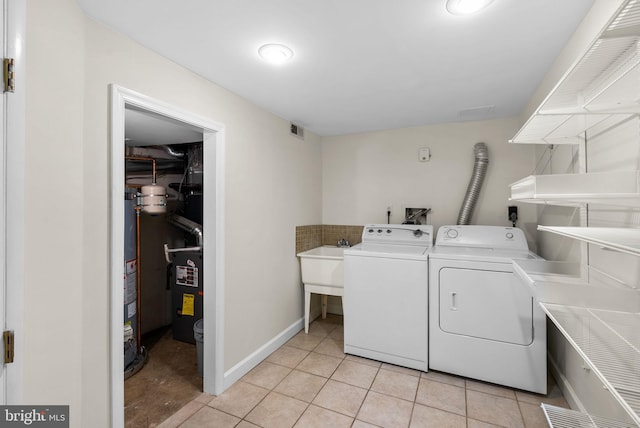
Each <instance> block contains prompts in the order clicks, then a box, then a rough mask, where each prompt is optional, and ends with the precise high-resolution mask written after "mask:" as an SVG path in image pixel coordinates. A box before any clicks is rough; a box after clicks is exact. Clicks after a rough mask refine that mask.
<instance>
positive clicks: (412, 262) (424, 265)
mask: <svg viewBox="0 0 640 428" xmlns="http://www.w3.org/2000/svg"><path fill="white" fill-rule="evenodd" d="M432 245H433V226H431V225H406V224H370V225H367V226H365V227H364V230H363V233H362V243H360V244H358V245H356V246H354V247H351V248H349V249H345V251H344V296H343V298H342V301H343V312H344V352H345V353H347V354H353V355H358V356H361V357H365V358H371V359H374V360H377V361H383V362H386V363H391V364H396V365H399V366H404V367H410V368H413V369H418V370H422V371H427V370H428V353H427V351H428V322H429V320H428V294H429V290H428V282H429V262H428V255H429V251H430V250H431V247H432Z"/></svg>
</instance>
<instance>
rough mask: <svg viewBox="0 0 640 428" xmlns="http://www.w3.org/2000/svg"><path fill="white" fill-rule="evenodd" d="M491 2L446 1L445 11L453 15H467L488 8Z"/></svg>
mask: <svg viewBox="0 0 640 428" xmlns="http://www.w3.org/2000/svg"><path fill="white" fill-rule="evenodd" d="M491 2H493V0H447V10H448V11H449V13H452V14H454V15H469V14H471V13H475V12H478V11H480V10H482V9H484V8H485V7H487V6H489V4H491Z"/></svg>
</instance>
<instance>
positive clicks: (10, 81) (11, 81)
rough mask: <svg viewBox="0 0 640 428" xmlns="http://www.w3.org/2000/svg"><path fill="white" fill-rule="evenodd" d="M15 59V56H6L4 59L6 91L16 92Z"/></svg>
mask: <svg viewBox="0 0 640 428" xmlns="http://www.w3.org/2000/svg"><path fill="white" fill-rule="evenodd" d="M15 62H16V61H15V60H14V59H13V58H5V59H4V61H3V64H4V73H3V74H4V91H5V92H15V91H16V81H15V72H14V66H15Z"/></svg>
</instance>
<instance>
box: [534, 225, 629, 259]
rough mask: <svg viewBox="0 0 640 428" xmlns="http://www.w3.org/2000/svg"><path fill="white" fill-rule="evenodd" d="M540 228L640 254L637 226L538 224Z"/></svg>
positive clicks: (625, 251)
mask: <svg viewBox="0 0 640 428" xmlns="http://www.w3.org/2000/svg"><path fill="white" fill-rule="evenodd" d="M538 230H541V231H544V232H551V233H555V234H557V235H561V236H566V237H568V238H573V239H577V240H580V241H584V242H588V243H590V244H595V245H599V246H601V247H603V248H609V249H611V250H616V251H621V252H623V253H628V254H632V255H634V256H640V229H637V228H631V227H552V226H538Z"/></svg>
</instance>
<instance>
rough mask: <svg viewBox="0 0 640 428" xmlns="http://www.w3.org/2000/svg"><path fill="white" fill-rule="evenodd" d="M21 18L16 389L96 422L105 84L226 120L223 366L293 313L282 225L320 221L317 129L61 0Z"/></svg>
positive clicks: (101, 386)
mask: <svg viewBox="0 0 640 428" xmlns="http://www.w3.org/2000/svg"><path fill="white" fill-rule="evenodd" d="M27 22H28V27H27V31H28V37H27V55H28V57H27V60H28V65H27V66H28V70H29V72H28V76H27V79H28V95H27V97H28V98H27V105H28V107H27V128H28V130H27V142H26V144H27V161H26V164H27V165H26V171H25V174H26V212H27V215H26V218H25V228H26V229H27V231H28V232H27V236H26V243H25V246H26V257H25V259H26V260H27V265H26V270H27V274H26V279H25V302H26V310H25V354H26V355H25V364H24V369H25V373H24V381H25V382H24V383H25V389H24V391H25V392H24V395H25V397H24V398H25V401H27V402H32V403H61V404H70V405H71V418H72V421H73V423H72V426H76V427H80V426H83V427H86V426H91V427H106V426H109V418H110V409H109V382H110V376H109V361H108V358H109V352H108V343H109V304H108V302H109V289H108V287H109V283H108V273H109V249H108V242H109V229H108V225H109V219H108V212H109V206H108V192H109V164H108V153H109V152H108V150H109V147H108V85H109V84H111V83H116V84H118V85H121V86H123V87H126V88H128V89H132V90H134V91H137V92H140V93H142V94H145V95H148V96H150V97H153V98H156V99H159V100H161V101H164V102H168V103H171V104H174V105H176V106H178V107H179V108H182V109H185V110H187V111H191V112H193V113H196V114H198V115H200V116H203V117H205V118H207V119H210V120H212V121H216V122H219V123H222V124H224V125H225V127H226V160H227V165H226V177H225V180H226V196H227V197H226V211H225V215H226V220H227V223H226V227H225V233H226V242H227V247H226V265H225V269H226V275H227V276H226V284H225V293H226V297H225V306H226V308H225V315H226V318H225V323H226V324H225V354H224V366H225V368H226V369H228V368H230V367H232V366H233V365H234V364H236V363H238V362H239V361H240V360H241V359H243V358H245V357H246V356H247V355H248V354H250V353H251V352H254V351H255V350H256V349H257V348H259V347H260V346H262V345H263V344H265V343H266V342H267V341H269V340H271V339H272V338H273V337H274V336H276V335H277V334H278V333H280V332H281V331H282V330H284V329H285V328H286V327H288V326H290V325H291V324H292V323H294V322H295V321H297V320H298V319H300V318H301V316H302V292H301V287H300V279H299V268H298V261H297V259H296V257H295V226H296V225H300V224H317V223H320V222H321V209H320V207H321V198H320V194H321V163H320V160H321V157H320V144H319V138H318V137H316V136H314V135H313V134H311V133H306V136H305V140H304V141H302V140H300V139H298V138H295V137H292V136H290V135H289V133H288V122H286V121H285V120H282V119H280V118H278V117H275V116H274V115H272V114H269V113H266V112H265V111H264V110H261V109H260V108H258V107H256V106H254V105H252V104H250V103H249V102H247V101H245V100H243V99H241V98H240V97H238V96H236V95H234V94H231V93H229V92H228V91H226V90H224V89H222V88H220V87H219V86H217V85H214V84H211V83H209V82H207V81H205V80H204V79H202V78H201V77H199V76H197V75H195V74H193V73H191V72H188V71H186V70H185V69H183V68H182V67H180V66H178V65H176V64H175V63H173V62H171V61H168V60H166V59H164V58H162V57H160V56H158V55H156V54H154V53H153V52H151V51H149V50H147V49H145V48H143V47H141V46H140V45H138V44H136V43H133V42H132V41H131V40H129V39H127V38H126V37H124V36H121V35H118V34H116V33H114V32H112V31H111V30H109V29H107V28H105V27H103V26H102V25H99V24H97V23H95V22H93V21H92V20H90V19H87V18H85V17H84V16H83V14H82V13H81V11H80V10H79V9H78V8H77V6H76V4H75V2H74V1H72V0H60V1H56V2H50V1H46V0H33V1H30V2H29V4H28V9H27ZM213 24H215V23H213ZM54 198H55V199H54ZM45 208H46V210H45Z"/></svg>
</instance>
